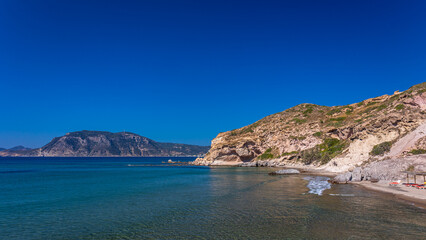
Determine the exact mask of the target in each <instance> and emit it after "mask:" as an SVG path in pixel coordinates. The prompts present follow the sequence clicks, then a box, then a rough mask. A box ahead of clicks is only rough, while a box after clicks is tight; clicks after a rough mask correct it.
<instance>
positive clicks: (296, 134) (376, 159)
mask: <svg viewBox="0 0 426 240" xmlns="http://www.w3.org/2000/svg"><path fill="white" fill-rule="evenodd" d="M425 120H426V83H421V84H418V85H415V86H413V87H411V88H410V89H408V90H406V91H403V92H399V91H396V92H395V93H394V94H392V95H383V96H379V97H375V98H370V99H366V100H364V101H362V102H359V103H353V104H349V105H344V106H334V107H328V106H319V105H315V104H307V103H304V104H300V105H297V106H295V107H292V108H290V109H287V110H285V111H283V112H279V113H276V114H273V115H270V116H267V117H265V118H263V119H261V120H259V121H257V122H255V123H253V124H251V125H248V126H245V127H242V128H240V129H235V130H232V131H228V132H223V133H220V134H219V135H218V136H217V137H216V138H215V139H213V140H212V145H211V149H210V150H209V152H208V153H207V154H206V156H205V157H203V158H198V159H196V160H195V161H194V162H193V164H195V165H207V166H216V165H228V166H229V165H232V166H246V167H262V166H267V167H297V168H303V169H311V170H314V171H320V172H329V173H333V174H335V175H338V174H340V175H338V176H337V177H336V179H335V180H336V181H338V182H350V181H355V180H356V181H357V180H359V181H361V180H369V179H373V178H374V179H387V180H390V179H394V178H400V177H401V176H400V172H401V171H405V170H407V169H414V170H416V171H424V170H425V169H426V168H425V164H426V155H425V153H426V121H425Z"/></svg>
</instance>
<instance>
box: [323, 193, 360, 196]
mask: <svg viewBox="0 0 426 240" xmlns="http://www.w3.org/2000/svg"><path fill="white" fill-rule="evenodd" d="M328 195H330V196H340V197H355V194H344V193H342V194H338V193H335V194H334V193H330V194H328Z"/></svg>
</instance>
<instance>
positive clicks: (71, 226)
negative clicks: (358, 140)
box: [0, 158, 426, 239]
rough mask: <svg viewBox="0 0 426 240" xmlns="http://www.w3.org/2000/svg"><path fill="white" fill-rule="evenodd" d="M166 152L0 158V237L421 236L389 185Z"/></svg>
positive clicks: (422, 225) (419, 218)
mask: <svg viewBox="0 0 426 240" xmlns="http://www.w3.org/2000/svg"><path fill="white" fill-rule="evenodd" d="M168 159H169V158H0V239H187V238H191V239H425V232H426V222H425V221H424V219H426V210H424V209H420V208H417V207H415V206H412V205H409V204H406V203H404V202H400V201H396V200H394V199H392V198H389V195H383V194H380V193H375V192H369V191H366V190H364V189H362V188H360V187H357V186H353V185H333V186H328V185H327V184H326V182H325V181H324V180H325V179H324V178H323V177H315V176H303V175H300V176H298V175H291V176H269V175H268V174H267V173H268V171H271V170H270V169H266V168H231V167H217V168H207V167H190V166H180V167H177V166H170V165H168V164H162V163H161V162H162V161H167V160H168ZM172 159H174V160H181V161H182V160H185V161H188V160H192V159H193V158H172ZM129 165H130V166H129ZM330 187H331V188H330ZM320 194H321V195H320Z"/></svg>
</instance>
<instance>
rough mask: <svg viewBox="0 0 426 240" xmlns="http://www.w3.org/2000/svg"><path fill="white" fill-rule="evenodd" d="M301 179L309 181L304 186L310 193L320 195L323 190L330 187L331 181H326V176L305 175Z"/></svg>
mask: <svg viewBox="0 0 426 240" xmlns="http://www.w3.org/2000/svg"><path fill="white" fill-rule="evenodd" d="M303 179H305V180H308V181H309V183H308V185H306V186H307V187H308V188H309V193H312V194H317V195H320V196H321V195H322V192H324V190H326V189H330V188H331V183H329V182H328V181H327V180H329V178H328V177H322V176H316V177H305V178H303Z"/></svg>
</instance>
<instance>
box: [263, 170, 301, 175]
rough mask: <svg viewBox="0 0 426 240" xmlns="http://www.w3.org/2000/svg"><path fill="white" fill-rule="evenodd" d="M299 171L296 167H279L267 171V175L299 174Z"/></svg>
mask: <svg viewBox="0 0 426 240" xmlns="http://www.w3.org/2000/svg"><path fill="white" fill-rule="evenodd" d="M299 173H300V171H299V170H297V169H281V170H278V171H275V172H271V173H269V175H293V174H299Z"/></svg>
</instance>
